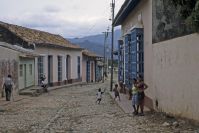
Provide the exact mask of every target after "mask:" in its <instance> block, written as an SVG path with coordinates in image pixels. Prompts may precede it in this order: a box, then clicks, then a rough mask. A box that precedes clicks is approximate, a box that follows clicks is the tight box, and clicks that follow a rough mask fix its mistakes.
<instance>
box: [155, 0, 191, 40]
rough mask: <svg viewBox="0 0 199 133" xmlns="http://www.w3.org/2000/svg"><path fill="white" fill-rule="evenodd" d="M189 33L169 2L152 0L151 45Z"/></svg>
mask: <svg viewBox="0 0 199 133" xmlns="http://www.w3.org/2000/svg"><path fill="white" fill-rule="evenodd" d="M190 33H192V32H191V30H190V29H189V28H188V27H187V26H186V25H185V21H184V20H183V19H182V18H181V15H180V14H179V12H178V9H176V7H175V6H174V5H173V4H172V1H171V0H153V43H157V42H160V41H165V40H169V39H172V38H175V37H180V36H184V35H188V34H190Z"/></svg>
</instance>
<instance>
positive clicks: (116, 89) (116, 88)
mask: <svg viewBox="0 0 199 133" xmlns="http://www.w3.org/2000/svg"><path fill="white" fill-rule="evenodd" d="M113 91H114V93H115V98H114V100H115V99H116V98H117V97H118V98H119V101H120V94H119V91H118V84H115V88H114V89H113Z"/></svg>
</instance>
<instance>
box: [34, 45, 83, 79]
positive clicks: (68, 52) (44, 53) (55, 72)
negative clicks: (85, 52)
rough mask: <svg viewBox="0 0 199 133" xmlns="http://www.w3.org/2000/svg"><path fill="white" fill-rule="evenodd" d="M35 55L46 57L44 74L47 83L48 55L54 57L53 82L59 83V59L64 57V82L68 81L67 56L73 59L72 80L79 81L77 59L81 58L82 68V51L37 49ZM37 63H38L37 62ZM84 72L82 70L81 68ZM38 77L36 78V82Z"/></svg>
mask: <svg viewBox="0 0 199 133" xmlns="http://www.w3.org/2000/svg"><path fill="white" fill-rule="evenodd" d="M35 53H36V54H39V55H42V56H44V73H45V75H46V78H47V79H46V81H48V76H47V75H48V64H47V63H48V55H52V56H53V82H57V81H58V61H57V57H58V56H62V80H67V78H66V56H67V55H70V57H71V79H77V78H78V75H77V57H78V56H80V66H82V62H81V60H82V52H81V50H71V49H58V48H49V47H37V48H36V49H35ZM36 62H37V61H36ZM80 70H82V68H80ZM80 77H82V71H81V72H80ZM37 80H38V76H36V81H37Z"/></svg>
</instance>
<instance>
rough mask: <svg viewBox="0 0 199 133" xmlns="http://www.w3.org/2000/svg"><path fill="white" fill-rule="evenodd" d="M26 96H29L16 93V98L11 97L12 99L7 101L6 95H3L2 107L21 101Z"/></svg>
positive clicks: (0, 102)
mask: <svg viewBox="0 0 199 133" xmlns="http://www.w3.org/2000/svg"><path fill="white" fill-rule="evenodd" d="M26 98H27V97H26V96H20V95H17V94H16V95H14V99H13V98H12V97H11V101H6V97H1V98H0V107H2V106H6V105H9V104H12V103H15V102H18V101H21V100H23V99H26ZM0 109H1V108H0Z"/></svg>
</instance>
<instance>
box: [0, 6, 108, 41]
mask: <svg viewBox="0 0 199 133" xmlns="http://www.w3.org/2000/svg"><path fill="white" fill-rule="evenodd" d="M106 19H107V18H105V17H102V16H86V15H84V16H80V17H76V16H66V15H65V13H64V12H62V10H61V9H60V8H58V7H51V6H48V7H45V8H43V9H42V11H39V12H27V13H24V14H22V15H21V16H4V17H2V16H0V20H2V21H5V22H8V23H12V24H16V25H21V26H24V27H28V28H33V29H38V30H43V31H46V32H50V33H53V34H60V35H62V36H64V37H67V38H71V37H83V36H87V35H92V34H98V33H101V32H102V31H104V30H105V29H106V27H107V25H108V22H106V21H105V20H106Z"/></svg>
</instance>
